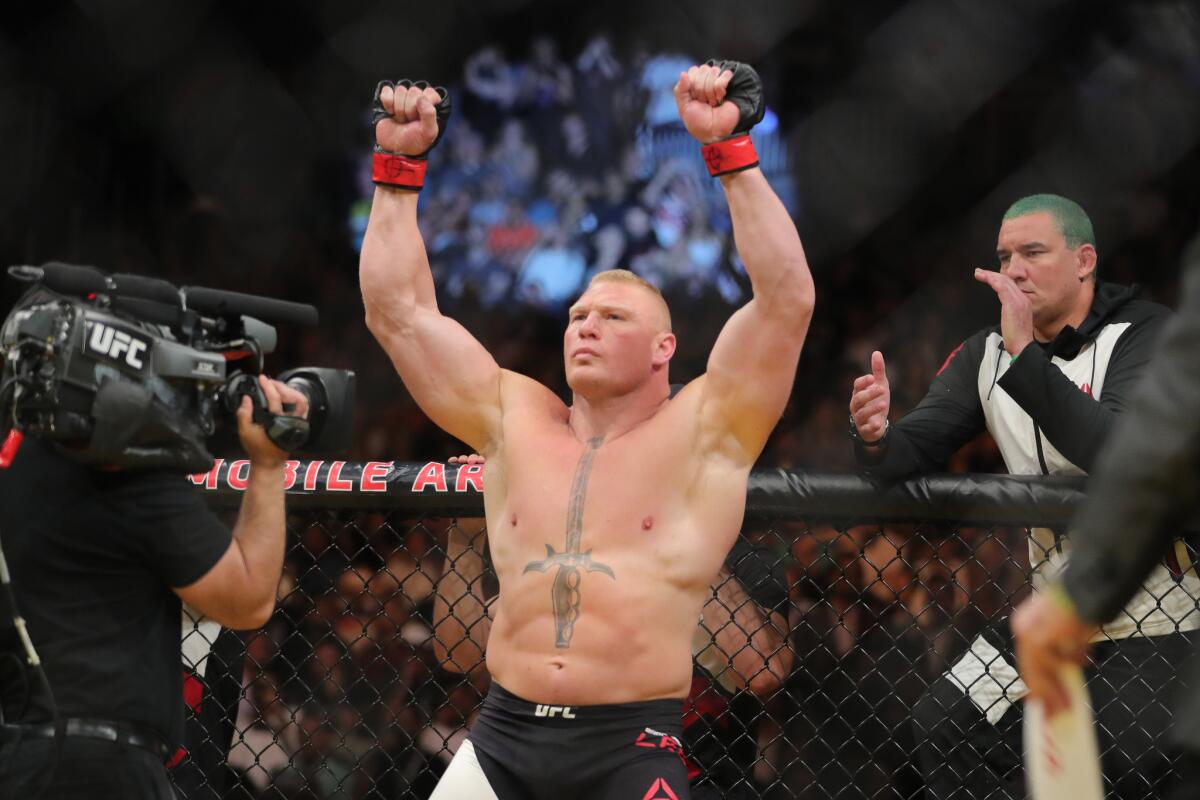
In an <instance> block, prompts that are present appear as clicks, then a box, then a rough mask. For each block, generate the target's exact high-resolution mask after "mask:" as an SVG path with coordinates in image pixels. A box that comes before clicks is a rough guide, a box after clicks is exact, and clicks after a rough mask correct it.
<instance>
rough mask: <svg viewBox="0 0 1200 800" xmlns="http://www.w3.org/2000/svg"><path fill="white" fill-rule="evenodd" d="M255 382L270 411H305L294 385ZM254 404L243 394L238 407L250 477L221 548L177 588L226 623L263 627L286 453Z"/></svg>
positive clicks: (279, 528) (277, 551) (276, 567)
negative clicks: (204, 568)
mask: <svg viewBox="0 0 1200 800" xmlns="http://www.w3.org/2000/svg"><path fill="white" fill-rule="evenodd" d="M259 385H260V386H261V387H262V390H263V394H264V395H265V396H266V398H267V408H268V409H269V410H270V411H271V413H273V414H282V413H283V404H284V403H288V404H291V405H292V406H294V408H293V409H291V410H290V411H289V412H288V413H290V414H292V415H294V416H298V417H306V416H308V400H307V399H306V398H305V397H304V395H302V394H300V393H299V392H298V391H296V390H295V389H292V388H291V387H289V386H287V385H285V384H282V383H279V382H278V381H271V380H268V379H267V378H265V377H263V376H259ZM252 416H253V406H252V404H251V401H250V398H249V397H243V398H242V404H241V406H240V407H239V408H238V411H237V422H238V435H239V436H240V438H241V441H242V447H243V448H244V449H245V451H246V454H247V455H248V456H249V457H250V477H249V480H248V484H247V486H246V493H245V494H244V495H243V496H242V507H241V510H240V511H239V512H238V519H237V523H236V524H235V525H234V528H233V541H232V542H230V544H229V548H228V549H227V550H226V551H225V554H224V555H223V556H221V558H220V559H219V560H218V561H217V563H216V564H214V565H213V567H212V569H210V570H209V571H208V572H206V573H205V574H204V575H203V577H201V578H200V579H199V580H197V581H195V582H193V583H191V584H189V585H187V586H184V587H181V588H176V589H175V593H176V594H177V595H179V597H180V598H181V599H182V600H183V601H184V602H185V603H187V604H188V605H190V606H191V607H192V608H194V609H195V610H197V611H199V612H200V613H201V614H203V615H204V616H206V617H208V618H209V619H212V620H215V621H216V622H219V623H220V624H221V625H222V626H224V627H226V628H234V629H242V630H247V629H252V628H259V627H262V626H263V625H264V624H265V623H266V621H267V619H269V618H270V616H271V613H272V612H273V611H274V610H275V594H276V592H277V590H278V588H279V577H280V575H281V573H282V572H283V543H284V538H285V533H286V524H285V519H284V504H283V466H284V461H286V460H287V453H285V452H283V451H282V450H280V449H279V448H278V447H276V446H275V444H274V443H273V442H272V441H271V440H270V439H268V438H267V433H266V431H265V430H263V428H262V426H260V425H258V424H256V423H254V422H253V421H252Z"/></svg>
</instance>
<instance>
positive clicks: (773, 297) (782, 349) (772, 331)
mask: <svg viewBox="0 0 1200 800" xmlns="http://www.w3.org/2000/svg"><path fill="white" fill-rule="evenodd" d="M675 101H676V104H677V105H678V106H679V115H680V117H681V118H682V119H683V123H684V125H685V126H686V127H687V129H688V132H689V133H691V134H692V135H693V136H695V137H696V138H697V139H699V140H700V141H701V142H702V143H703V144H704V148H703V154H704V160H705V162H706V163H707V164H708V169H709V172H710V173H711V174H713V175H716V176H719V177H720V179H721V185H722V187H723V188H724V190H725V197H726V199H727V200H728V201H729V211H730V214H731V215H732V217H733V234H734V241H735V243H736V245H737V249H738V253H739V254H740V255H741V257H742V261H743V262H744V263H745V265H746V271H747V273H749V275H750V283H751V285H752V286H753V289H754V297H753V299H751V300H750V302H749V303H747V304H746V305H745V306H743V307H742V308H740V309H738V311H737V312H736V313H735V314H734V315H733V316H732V317H731V318H730V320H729V322H727V323H726V324H725V328H724V330H722V331H721V335H720V336H719V337H718V338H717V342H716V345H715V346H714V347H713V351H712V353H711V355H710V356H709V360H708V371H707V374H706V376H705V378H704V395H703V400H702V411H701V414H702V425H703V427H704V431H705V432H707V433H712V434H715V435H716V437H717V438H716V439H713V440H710V441H711V442H712V444H714V445H715V447H716V449H717V450H718V451H719V452H722V453H725V454H727V455H728V456H730V457H731V458H733V459H734V460H735V461H736V462H738V463H743V464H749V463H751V462H753V461H754V459H756V458H757V457H758V454H759V452H761V450H762V448H763V445H764V444H766V441H767V436H768V435H770V433H771V430H772V429H773V428H774V427H775V423H777V422H778V421H779V417H780V416H781V415H782V414H783V409H784V407H785V406H786V405H787V399H788V395H790V394H791V390H792V382H793V380H794V378H795V374H796V363H797V361H798V360H799V358H800V348H801V346H802V345H803V344H804V337H805V334H807V332H808V323H809V321H810V320H811V318H812V311H813V303H814V299H815V292H814V289H813V281H812V275H811V274H810V273H809V270H808V261H807V259H806V258H805V257H804V248H803V247H801V245H800V236H799V234H797V232H796V226H795V224H794V223H793V222H792V219H791V217H790V216H788V213H787V209H785V208H784V206H783V203H782V202H780V200H779V198H778V197H777V196H776V195H775V192H774V191H772V189H771V187H770V185H769V184H768V183H767V179H766V176H764V175H763V173H762V170H761V169H759V168H758V158H757V156H756V155H755V153H754V145H753V144H751V142H750V135H749V131H750V128H751V127H752V126H753V125H754V124H755V123H757V122H758V121H759V120H761V119H762V116H763V112H764V110H765V105H764V104H763V99H762V82H761V81H760V80H759V77H758V74H757V73H756V72H755V71H754V70H753V69H751V68H750V67H749V66H747V65H745V64H740V63H738V62H733V61H722V62H711V61H710V62H709V63H708V64H705V65H703V66H698V67H692V68H691V69H690V70H688V71H687V72H686V73H683V74H681V75H680V76H679V82H678V83H677V84H676V85H675Z"/></svg>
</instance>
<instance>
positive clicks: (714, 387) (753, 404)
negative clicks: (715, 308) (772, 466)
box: [701, 300, 810, 461]
mask: <svg viewBox="0 0 1200 800" xmlns="http://www.w3.org/2000/svg"><path fill="white" fill-rule="evenodd" d="M809 319H810V317H809V315H808V314H807V313H804V314H798V315H797V316H796V317H794V318H791V319H781V318H780V317H779V316H777V315H768V314H766V313H763V311H762V307H761V304H759V303H757V301H755V300H751V301H750V302H749V303H747V304H746V305H744V306H742V307H741V308H740V309H738V310H737V311H736V312H735V313H734V314H733V316H732V317H730V318H729V321H728V322H727V323H726V324H725V328H724V329H723V330H722V331H721V335H720V336H718V337H717V342H716V344H715V345H713V349H712V353H710V354H709V358H708V371H707V372H706V373H705V376H704V382H703V392H704V394H703V396H702V400H701V403H702V417H701V419H702V424H703V426H704V429H705V433H706V434H710V436H708V437H706V438H710V439H712V440H714V441H717V442H724V443H725V445H722V447H723V448H726V447H728V449H730V450H731V451H732V452H731V455H734V456H735V457H737V458H738V460H743V459H744V460H747V461H753V460H754V459H756V458H757V457H758V454H759V453H760V452H761V450H762V448H763V446H764V445H765V444H766V441H767V437H768V436H770V434H771V431H772V430H773V429H774V428H775V425H776V423H777V422H779V418H780V416H782V414H783V410H784V408H786V406H787V401H788V397H789V396H790V395H791V392H792V384H793V383H794V381H795V378H796V364H797V362H798V361H799V359H800V349H801V347H802V346H803V345H804V337H805V335H806V334H807V332H808V322H809Z"/></svg>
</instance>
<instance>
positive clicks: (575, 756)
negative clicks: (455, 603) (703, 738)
mask: <svg viewBox="0 0 1200 800" xmlns="http://www.w3.org/2000/svg"><path fill="white" fill-rule="evenodd" d="M682 735H683V701H682V700H650V701H646V702H641V703H622V704H619V705H604V706H550V705H542V704H539V703H531V702H529V701H527V700H522V699H521V698H519V697H517V696H516V695H514V694H513V693H512V692H509V691H507V690H505V689H504V688H502V687H501V686H500V685H498V684H496V683H492V688H491V689H490V690H489V691H488V695H487V697H486V698H485V699H484V701H483V708H482V710H481V711H480V712H479V717H478V718H477V719H476V720H475V724H474V725H473V726H472V728H471V733H470V735H469V736H468V737H467V740H466V741H465V742H463V744H462V746H461V747H460V748H459V750H458V752H457V753H455V755H454V760H453V761H452V762H451V763H450V766H449V767H448V768H447V769H446V773H445V774H444V775H443V776H442V780H441V781H440V782H439V783H438V787H437V789H435V790H434V792H433V796H432V797H431V798H430V800H563V799H564V798H567V799H568V800H690V798H691V795H690V794H689V793H688V779H687V768H686V767H685V766H684V761H683V750H682V745H681V744H680V741H681V737H682Z"/></svg>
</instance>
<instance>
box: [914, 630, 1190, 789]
mask: <svg viewBox="0 0 1200 800" xmlns="http://www.w3.org/2000/svg"><path fill="white" fill-rule="evenodd" d="M1005 634H1006V631H1005V630H1003V629H999V630H988V631H985V633H984V634H983V635H982V636H981V639H983V640H984V641H983V642H982V644H983V647H982V648H981V647H979V645H980V644H981V642H980V640H976V643H975V644H973V645H972V650H973V651H978V652H981V653H984V652H986V653H987V655H985V656H984V661H985V662H986V663H988V671H989V674H994V675H996V676H997V679H998V680H999V681H1000V682H1001V683H1007V680H1008V679H1006V678H1004V677H1000V676H1011V677H1015V671H1014V669H1013V664H1014V663H1015V660H1014V657H1013V655H1012V648H1011V640H1009V639H1008V638H1007V637H1006V635H1005ZM1195 642H1196V634H1194V633H1182V634H1167V635H1166V636H1156V637H1152V638H1141V637H1138V638H1132V639H1122V640H1119V641H1115V642H1102V643H1100V644H1097V645H1095V646H1094V648H1093V650H1092V656H1093V662H1094V666H1092V667H1089V668H1088V669H1087V670H1085V677H1086V678H1087V685H1088V692H1089V694H1090V696H1091V701H1092V708H1093V710H1094V712H1095V716H1096V733H1097V737H1098V740H1099V744H1100V758H1101V771H1102V773H1103V775H1104V781H1105V784H1106V786H1105V788H1106V795H1107V797H1109V798H1131V799H1132V798H1138V800H1140V799H1141V798H1145V797H1163V796H1166V795H1168V794H1170V792H1171V791H1172V790H1173V789H1174V787H1175V785H1176V783H1177V780H1178V770H1177V768H1176V766H1177V765H1176V762H1177V758H1174V757H1172V756H1171V755H1169V752H1170V751H1171V749H1172V748H1171V745H1170V743H1169V739H1168V731H1169V729H1170V728H1171V725H1172V721H1173V718H1174V713H1173V709H1174V703H1175V702H1176V698H1177V696H1178V694H1179V693H1178V691H1177V690H1178V688H1179V686H1178V673H1179V669H1178V665H1179V664H1182V663H1183V662H1184V661H1185V660H1186V659H1187V657H1188V655H1189V654H1190V653H1191V652H1192V651H1193V649H1194V647H1195ZM959 663H961V662H959ZM956 666H957V665H956ZM954 672H955V670H951V673H952V674H953V673H954ZM981 680H984V681H986V680H989V678H983V679H981ZM1015 691H1016V690H1015V687H1013V688H1011V689H1010V690H1009V694H1010V696H1011V695H1012V694H1013V693H1015ZM999 703H1002V704H1003V705H1000V704H999ZM1022 707H1023V704H1022V703H1020V702H1009V701H1008V700H1003V701H998V704H997V705H995V706H989V707H988V708H986V709H985V708H981V707H980V705H979V703H978V701H977V699H974V700H973V699H972V697H971V696H969V695H968V694H967V693H965V692H964V691H963V685H962V683H961V682H960V681H959V680H955V679H954V678H952V677H950V675H946V676H943V677H941V678H939V679H938V680H937V681H935V682H934V683H933V684H932V685H931V686H930V687H929V689H928V690H927V691H926V692H925V694H924V695H923V696H922V697H921V699H920V700H919V701H918V702H917V705H916V707H915V708H914V709H913V726H914V730H915V734H916V741H917V761H918V764H919V766H920V768H921V772H922V775H923V777H924V779H925V785H926V788H925V791H926V797H929V798H936V800H1021V798H1024V797H1026V796H1027V791H1026V786H1025V770H1024V763H1023V746H1022V742H1021V730H1022ZM988 711H990V712H991V715H992V719H989V718H988V714H987V713H986V712H988ZM1001 711H1002V712H1003V713H1000V712H1001ZM997 717H998V718H997ZM1192 796H1195V795H1194V794H1193V795H1192Z"/></svg>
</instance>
